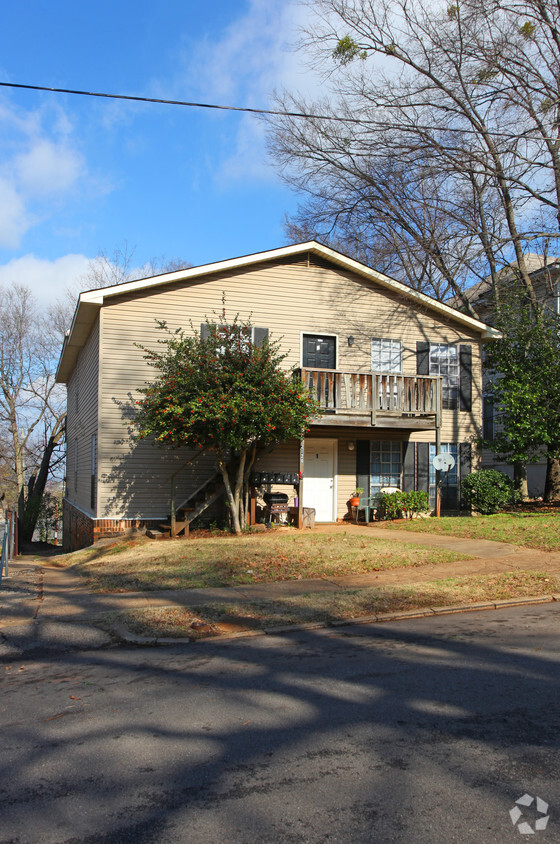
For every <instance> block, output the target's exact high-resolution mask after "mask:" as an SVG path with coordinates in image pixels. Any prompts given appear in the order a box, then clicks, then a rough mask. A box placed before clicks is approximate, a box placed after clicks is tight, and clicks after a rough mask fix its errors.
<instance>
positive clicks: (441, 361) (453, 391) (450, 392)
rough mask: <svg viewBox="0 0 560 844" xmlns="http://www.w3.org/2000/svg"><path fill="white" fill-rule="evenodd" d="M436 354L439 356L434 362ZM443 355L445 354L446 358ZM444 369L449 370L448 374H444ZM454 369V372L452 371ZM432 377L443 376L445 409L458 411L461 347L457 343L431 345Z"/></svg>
mask: <svg viewBox="0 0 560 844" xmlns="http://www.w3.org/2000/svg"><path fill="white" fill-rule="evenodd" d="M451 349H454V354H453V358H454V360H452V357H451V354H450V350H451ZM434 352H437V354H438V359H437V361H433V355H434ZM443 353H445V357H444V355H443ZM442 367H443V368H447V372H445V371H444V372H442V371H441V370H442ZM452 367H453V369H454V371H453V372H451V371H450V370H451V368H452ZM430 375H441V376H442V385H441V386H442V397H443V409H444V410H458V409H459V387H460V364H459V346H458V345H457V344H456V343H430Z"/></svg>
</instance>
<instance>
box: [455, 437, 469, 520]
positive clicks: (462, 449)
mask: <svg viewBox="0 0 560 844" xmlns="http://www.w3.org/2000/svg"><path fill="white" fill-rule="evenodd" d="M471 472H472V444H471V443H467V442H465V443H459V472H458V475H459V506H460V507H467V506H468V505H467V503H466V501H464V499H463V496H462V495H461V481H462V480H463V479H464V478H466V477H467V475H470V473H471Z"/></svg>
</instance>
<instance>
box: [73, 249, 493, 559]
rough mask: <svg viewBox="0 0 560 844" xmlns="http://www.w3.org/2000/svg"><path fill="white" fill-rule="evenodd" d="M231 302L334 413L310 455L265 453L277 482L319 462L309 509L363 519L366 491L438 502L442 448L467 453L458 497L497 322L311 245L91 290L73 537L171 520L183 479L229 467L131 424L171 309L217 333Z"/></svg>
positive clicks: (201, 478)
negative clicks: (356, 508) (486, 348)
mask: <svg viewBox="0 0 560 844" xmlns="http://www.w3.org/2000/svg"><path fill="white" fill-rule="evenodd" d="M224 297H225V303H226V311H227V312H229V313H230V314H231V315H232V316H233V315H234V314H239V316H240V318H241V319H250V321H251V323H252V324H253V326H255V338H257V336H259V337H264V336H267V335H268V336H270V337H271V339H280V340H281V345H282V349H283V350H285V351H286V352H287V353H288V356H287V358H286V361H285V365H286V366H287V367H289V368H291V367H294V368H297V369H298V372H299V376H298V377H301V378H303V379H304V381H305V383H306V384H307V385H308V387H309V389H310V390H311V391H312V393H313V394H314V395H315V396H316V397H317V398H318V400H319V402H320V404H321V407H322V415H321V416H320V418H318V419H315V420H313V422H312V424H311V426H310V431H309V433H308V434H307V436H306V438H305V441H304V444H303V454H302V450H301V447H300V446H301V444H300V443H299V442H296V441H294V442H289V443H285V444H283V445H281V446H279V447H277V448H276V449H275V450H274V451H273V452H271V453H268V454H265V455H262V456H261V458H260V460H259V462H258V464H257V465H256V467H255V469H256V470H257V471H258V472H261V473H262V472H266V473H268V478H267V480H268V481H274V479H275V476H276V474H290V473H297V471H298V469H299V467H300V466H301V456H303V465H304V483H303V504H304V506H305V507H313V508H314V509H315V511H316V518H317V520H318V521H325V522H334V521H336V520H337V519H342V518H343V517H344V516H345V515H347V513H348V506H347V501H348V499H349V496H350V494H351V492H352V490H353V489H354V488H355V487H356V486H361V487H363V488H364V489H365V490H366V491H368V492H370V493H372V494H373V493H375V492H376V491H378V490H379V489H380V488H381V487H383V486H398V487H401V488H403V489H423V490H426V491H429V492H430V494H431V495H432V498H433V496H434V493H435V472H434V470H433V467H432V458H433V456H434V455H435V452H436V448H437V449H440V450H443V451H450V452H452V453H453V455H454V456H455V457H456V466H455V468H454V470H453V471H452V472H451V473H449V476H448V477H447V478H446V481H445V483H444V486H443V506H444V507H447V508H455V507H457V506H458V502H459V496H458V484H459V482H460V480H461V477H462V476H464V475H465V474H468V473H469V472H470V471H471V470H472V468H473V467H474V466H475V465H476V456H475V454H474V453H473V449H472V444H473V441H474V440H475V439H476V438H477V437H479V436H480V433H481V425H482V374H481V354H482V346H483V343H484V342H485V341H487V340H489V339H492V338H493V337H495V336H497V335H496V332H495V331H494V330H493V329H492V328H489V327H488V326H486V325H485V324H483V323H482V322H479V321H477V320H474V319H472V318H471V317H469V316H466V315H464V314H462V313H460V312H459V311H456V310H454V309H453V308H450V307H449V306H447V305H444V304H441V303H440V302H437V301H435V300H433V299H430V298H429V297H427V296H425V295H423V294H420V293H417V292H415V291H413V290H411V289H410V288H408V287H406V286H405V285H403V284H401V283H399V282H397V281H395V280H393V279H391V278H388V277H387V276H384V275H382V274H380V273H377V272H376V271H375V270H372V269H371V268H369V267H367V266H365V265H363V264H360V263H359V262H357V261H354V260H352V259H350V258H347V257H346V256H344V255H342V254H340V253H338V252H336V251H334V250H332V249H330V248H327V247H325V246H322V245H321V244H319V243H316V242H308V243H302V244H296V245H292V246H287V247H283V248H280V249H275V250H272V251H269V252H263V253H258V254H255V255H249V256H245V257H241V258H235V259H232V260H228V261H221V262H219V263H215V264H208V265H204V266H200V267H193V268H190V269H185V270H179V271H177V272H171V273H166V274H164V275H159V276H155V277H153V278H147V279H141V280H139V281H132V282H126V283H124V284H120V285H116V286H114V287H107V288H103V289H99V290H92V291H89V292H86V293H82V294H81V295H80V297H79V301H78V304H77V307H76V312H75V315H74V320H73V323H72V327H71V329H70V330H69V332H68V334H67V337H66V340H65V343H64V347H63V350H62V354H61V358H60V363H59V367H58V373H57V379H58V381H59V382H60V383H64V384H66V385H67V388H68V422H67V443H68V452H67V470H66V487H67V492H66V499H65V505H64V506H65V511H64V512H65V542H66V545H67V547H72V548H76V547H81V546H83V545H85V544H89V543H91V542H93V541H94V540H95V539H96V538H99V537H101V536H104V535H107V534H112V533H115V532H118V531H121V530H126V529H127V528H129V527H140V528H142V527H151V526H154V525H157V524H158V523H160V522H161V521H162V520H166V519H167V518H168V516H169V513H170V502H171V498H170V495H171V493H170V477H171V476H172V475H173V474H174V473H176V487H175V498H174V499H173V500H174V502H175V505H176V506H179V505H181V504H182V503H183V502H185V501H187V500H188V499H189V496H190V495H191V494H192V493H193V491H195V490H197V489H198V488H200V486H201V485H203V484H204V483H205V482H206V480H207V479H208V478H210V477H211V476H212V475H213V474H214V473H215V471H216V467H215V464H214V460H213V457H212V455H211V454H210V455H208V454H207V455H203V456H201V457H200V458H199V459H197V460H194V461H193V462H191V463H189V464H188V465H186V466H184V464H185V463H186V461H187V460H188V459H189V454H188V453H187V452H186V451H180V450H179V451H178V450H166V449H162V448H159V447H155V446H154V445H152V444H151V443H150V442H147V441H141V442H137V441H136V440H135V439H134V438H133V436H132V433H131V421H132V418H133V416H134V412H135V401H136V400H137V399H138V398H139V394H138V392H137V391H138V389H139V388H141V387H143V386H144V385H145V384H146V383H147V382H149V381H150V380H152V379H153V376H154V371H153V369H151V368H150V367H149V366H148V365H147V363H146V361H145V359H144V353H143V352H142V350H141V349H140V348H138V346H137V345H135V344H136V343H140V344H141V345H143V346H145V347H154V348H155V347H156V344H157V340H158V336H159V332H158V330H157V327H156V319H158V320H166V321H167V323H168V325H169V327H170V328H171V329H174V328H179V327H180V328H183V329H185V330H189V329H190V328H191V327H192V330H193V331H195V330H197V331H198V330H201V326H203V325H204V323H205V319H206V318H207V317H208V318H210V319H212V318H213V317H214V318H215V317H216V316H217V314H219V313H221V311H222V300H223V298H224ZM181 466H184V468H183V469H180V467H181ZM273 476H274V477H273ZM262 491H263V490H262V489H261V490H260V492H262Z"/></svg>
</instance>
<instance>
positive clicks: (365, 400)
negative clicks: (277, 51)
mask: <svg viewBox="0 0 560 844" xmlns="http://www.w3.org/2000/svg"><path fill="white" fill-rule="evenodd" d="M296 375H297V376H298V377H300V378H301V380H302V381H303V383H304V384H305V385H306V387H307V388H308V390H309V392H310V393H311V395H312V396H313V398H314V399H315V400H316V401H317V402H318V403H319V406H320V408H321V413H322V415H321V417H320V419H318V420H314V422H313V424H314V425H345V426H347V425H351V426H356V427H377V428H403V429H408V430H411V429H412V430H417V431H421V430H434V429H435V428H437V427H439V425H440V420H441V404H442V403H441V377H440V376H429V375H394V374H390V373H383V372H343V371H341V370H338V369H298V370H296Z"/></svg>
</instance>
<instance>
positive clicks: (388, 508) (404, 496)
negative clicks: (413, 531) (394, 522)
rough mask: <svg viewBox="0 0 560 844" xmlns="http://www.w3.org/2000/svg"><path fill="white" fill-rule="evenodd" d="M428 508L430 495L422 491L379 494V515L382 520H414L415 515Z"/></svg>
mask: <svg viewBox="0 0 560 844" xmlns="http://www.w3.org/2000/svg"><path fill="white" fill-rule="evenodd" d="M428 507H429V499H428V493H427V492H422V491H421V490H415V491H412V492H403V491H402V490H399V491H398V492H380V493H379V515H380V518H382V519H408V518H412V516H413V514H414V513H419V512H421V511H422V510H427V509H428Z"/></svg>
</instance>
